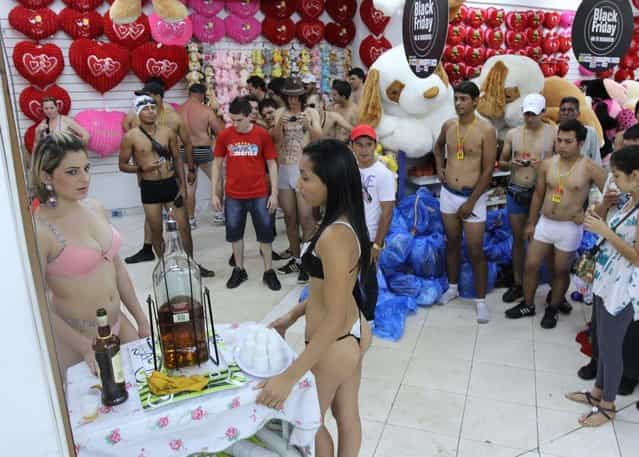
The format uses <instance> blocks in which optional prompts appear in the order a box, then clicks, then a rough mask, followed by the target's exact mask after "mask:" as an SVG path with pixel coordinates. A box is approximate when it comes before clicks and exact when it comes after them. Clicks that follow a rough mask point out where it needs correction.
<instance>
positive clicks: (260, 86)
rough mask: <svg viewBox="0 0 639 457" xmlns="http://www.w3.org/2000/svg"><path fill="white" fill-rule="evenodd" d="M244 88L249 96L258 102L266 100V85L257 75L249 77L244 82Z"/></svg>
mask: <svg viewBox="0 0 639 457" xmlns="http://www.w3.org/2000/svg"><path fill="white" fill-rule="evenodd" d="M246 88H247V89H248V93H249V95H251V96H253V97H255V98H256V99H257V101H258V102H261V101H262V100H264V99H265V98H266V83H265V82H264V80H263V79H262V78H260V77H259V76H257V75H253V76H251V77H250V78H249V79H247V80H246Z"/></svg>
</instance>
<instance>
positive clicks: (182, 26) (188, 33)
mask: <svg viewBox="0 0 639 457" xmlns="http://www.w3.org/2000/svg"><path fill="white" fill-rule="evenodd" d="M149 26H150V27H151V36H152V37H153V39H154V40H155V41H157V42H158V43H162V44H166V45H170V46H184V45H185V44H186V43H188V42H189V40H190V39H191V37H192V36H193V22H191V18H190V17H188V16H187V17H185V18H184V19H182V20H181V21H178V22H168V21H165V20H164V19H162V18H161V17H160V16H158V15H157V13H153V14H151V15H150V16H149Z"/></svg>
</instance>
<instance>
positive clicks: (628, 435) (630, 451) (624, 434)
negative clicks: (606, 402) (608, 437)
mask: <svg viewBox="0 0 639 457" xmlns="http://www.w3.org/2000/svg"><path fill="white" fill-rule="evenodd" d="M614 428H615V433H616V435H617V441H618V442H619V448H620V450H621V457H635V456H637V455H639V426H637V425H636V424H632V423H630V422H621V421H617V422H615V425H614Z"/></svg>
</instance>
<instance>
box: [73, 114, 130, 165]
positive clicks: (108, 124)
mask: <svg viewBox="0 0 639 457" xmlns="http://www.w3.org/2000/svg"><path fill="white" fill-rule="evenodd" d="M125 116H126V114H125V113H123V112H121V111H101V110H85V111H80V112H79V113H78V114H77V115H76V116H75V121H76V122H77V123H78V124H80V125H81V126H82V127H84V128H85V129H86V130H87V132H89V144H88V145H87V146H88V147H89V150H91V151H93V152H95V153H96V154H97V155H99V156H100V157H108V156H110V155H113V154H115V153H116V152H118V150H119V149H120V143H121V142H122V137H123V136H124V130H123V128H122V121H123V120H124V117H125Z"/></svg>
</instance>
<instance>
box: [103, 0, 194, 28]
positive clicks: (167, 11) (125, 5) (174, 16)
mask: <svg viewBox="0 0 639 457" xmlns="http://www.w3.org/2000/svg"><path fill="white" fill-rule="evenodd" d="M152 3H153V9H154V10H155V12H156V13H157V15H158V16H160V17H161V18H162V19H164V20H165V21H167V22H180V21H181V20H184V18H185V17H187V16H188V14H189V12H188V10H187V8H186V6H184V3H182V2H180V0H152ZM141 14H142V0H115V2H113V5H111V8H110V9H109V15H110V16H111V19H112V20H113V22H115V23H118V24H130V23H131V22H135V20H136V19H137V18H139V17H140V15H141Z"/></svg>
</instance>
